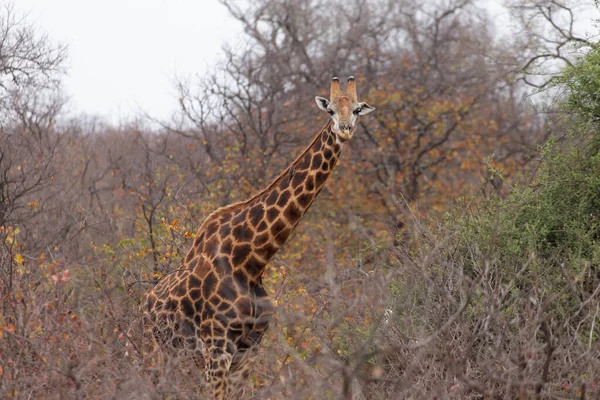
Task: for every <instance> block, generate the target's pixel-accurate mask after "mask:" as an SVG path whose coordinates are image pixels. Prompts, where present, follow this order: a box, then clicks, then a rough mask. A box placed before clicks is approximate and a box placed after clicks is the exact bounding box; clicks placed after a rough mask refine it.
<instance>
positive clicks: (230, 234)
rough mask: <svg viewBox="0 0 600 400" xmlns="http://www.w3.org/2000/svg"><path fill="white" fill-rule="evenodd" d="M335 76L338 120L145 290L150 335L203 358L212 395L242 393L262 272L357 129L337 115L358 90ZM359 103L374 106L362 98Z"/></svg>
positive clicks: (226, 210) (220, 213) (261, 306)
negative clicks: (345, 87)
mask: <svg viewBox="0 0 600 400" xmlns="http://www.w3.org/2000/svg"><path fill="white" fill-rule="evenodd" d="M335 82H337V87H338V91H337V92H336V93H337V96H338V100H339V99H342V101H341V102H338V103H336V104H338V106H339V110H338V111H335V114H336V115H337V116H338V117H339V119H338V120H336V119H334V118H333V117H332V121H331V122H328V123H327V124H326V125H325V126H324V127H323V128H322V129H321V131H320V132H319V134H318V135H317V136H316V137H315V138H314V139H313V141H312V142H311V144H310V145H309V146H308V147H307V148H306V149H305V150H304V151H303V152H302V153H301V154H300V156H298V157H297V158H296V160H294V162H292V164H291V165H290V166H289V167H288V168H287V169H286V170H285V171H284V172H283V173H281V175H279V176H278V177H277V178H276V179H275V180H274V181H273V182H272V183H271V184H270V185H269V186H268V187H267V188H266V189H265V190H263V191H262V192H260V193H258V194H257V195H255V196H253V197H252V198H250V199H248V200H246V201H242V202H239V203H235V204H233V205H230V206H227V207H223V208H220V209H218V210H216V211H215V212H213V213H212V214H210V215H209V216H208V217H207V218H206V219H205V221H204V222H203V223H202V225H201V226H200V228H199V230H198V233H197V235H196V237H195V240H194V243H193V245H192V247H191V249H190V251H189V252H188V254H187V256H186V257H185V259H184V260H183V261H182V264H181V266H180V268H179V269H178V270H177V271H176V272H173V273H171V274H170V275H168V276H166V277H165V278H164V279H162V280H161V281H160V282H159V283H158V284H157V285H156V286H155V287H154V288H153V289H152V290H151V291H149V292H148V293H147V294H146V296H145V299H144V302H143V308H144V324H145V329H146V333H147V338H148V339H149V340H151V341H152V343H153V344H154V345H155V346H158V347H160V348H163V349H164V348H167V349H170V350H178V349H180V350H186V351H190V352H192V354H194V359H195V360H197V362H198V363H201V365H202V364H203V367H204V369H205V374H206V381H207V384H208V386H209V387H210V390H211V391H212V395H213V397H214V398H215V399H218V400H221V399H225V398H228V399H229V398H238V397H239V396H241V394H242V392H243V387H244V384H245V383H246V382H247V381H248V377H249V375H250V372H251V370H252V368H253V365H254V361H255V359H256V355H257V351H258V346H259V344H260V342H261V339H262V337H263V335H264V333H265V331H266V329H267V327H268V325H269V322H270V321H271V319H272V316H273V313H274V306H273V303H272V302H271V300H270V299H269V296H268V295H267V292H266V291H265V289H264V287H263V285H262V279H261V277H262V274H263V272H264V270H265V267H266V265H267V263H268V262H269V260H270V259H271V257H273V255H274V254H275V252H277V251H278V250H279V249H280V248H281V246H282V245H283V244H284V243H285V242H286V240H287V239H288V237H289V236H290V234H291V233H292V231H293V230H294V228H295V227H296V225H297V224H298V222H299V221H300V219H301V218H302V216H303V215H304V214H305V213H306V211H307V210H308V209H309V207H310V205H311V204H312V202H313V201H314V199H315V198H316V196H317V195H318V194H319V192H320V191H321V189H322V188H323V185H324V184H325V181H326V180H327V178H328V177H329V175H330V173H331V171H332V169H333V168H334V166H335V165H336V163H337V161H338V158H339V155H340V152H341V148H342V143H343V142H344V141H345V140H347V139H348V138H349V137H351V135H352V131H353V129H354V128H353V127H350V128H349V129H347V130H346V131H344V129H346V128H348V127H347V126H345V125H343V124H340V123H339V121H341V120H342V117H343V116H345V117H348V116H347V115H342V114H343V110H346V111H347V112H353V110H352V109H351V108H349V107H351V106H352V105H355V104H353V103H356V104H358V103H357V102H356V92H355V89H354V97H353V98H352V93H350V95H349V96H344V95H343V93H342V92H340V91H339V81H336V79H334V82H333V83H332V99H333V98H334V85H335ZM352 82H353V79H352ZM350 85H351V84H350V80H349V87H348V88H349V89H350ZM319 99H321V98H317V103H318V104H319V102H320V100H319ZM344 99H345V100H344ZM323 100H325V99H323ZM325 101H327V100H325ZM323 104H324V103H323V102H322V101H321V104H319V106H320V107H321V106H322V105H323ZM328 105H329V104H328ZM359 106H360V107H365V106H366V107H369V108H368V109H369V110H370V111H372V109H373V108H372V107H370V106H368V105H366V103H360V104H359ZM325 107H327V105H326V106H325ZM344 107H345V108H344ZM348 110H350V111H348ZM327 111H328V112H329V113H330V114H332V112H331V111H332V110H331V109H327ZM354 111H355V109H354ZM370 111H369V112H370ZM354 114H355V115H358V114H357V113H354ZM332 115H333V114H332ZM346 119H348V118H346ZM355 120H356V118H354V122H355ZM340 127H341V128H340ZM344 133H345V135H344Z"/></svg>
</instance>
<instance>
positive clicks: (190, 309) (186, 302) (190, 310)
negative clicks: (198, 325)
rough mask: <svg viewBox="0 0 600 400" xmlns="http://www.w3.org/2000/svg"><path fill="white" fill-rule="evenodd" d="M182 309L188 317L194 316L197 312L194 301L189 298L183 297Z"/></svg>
mask: <svg viewBox="0 0 600 400" xmlns="http://www.w3.org/2000/svg"><path fill="white" fill-rule="evenodd" d="M181 311H183V314H184V315H185V316H186V317H188V318H194V314H195V313H196V310H195V309H194V305H193V304H192V301H191V300H190V299H188V298H183V299H181Z"/></svg>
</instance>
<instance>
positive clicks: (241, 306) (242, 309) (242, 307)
mask: <svg viewBox="0 0 600 400" xmlns="http://www.w3.org/2000/svg"><path fill="white" fill-rule="evenodd" d="M234 306H235V308H237V310H238V314H239V315H240V317H248V316H251V315H252V302H251V301H250V299H248V298H246V297H241V298H239V299H237V300H236V301H235V303H234Z"/></svg>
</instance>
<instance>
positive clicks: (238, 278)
mask: <svg viewBox="0 0 600 400" xmlns="http://www.w3.org/2000/svg"><path fill="white" fill-rule="evenodd" d="M233 280H234V281H235V282H237V284H238V288H240V289H243V290H244V291H246V290H247V287H248V276H247V275H246V273H245V272H244V271H242V270H236V271H234V272H233Z"/></svg>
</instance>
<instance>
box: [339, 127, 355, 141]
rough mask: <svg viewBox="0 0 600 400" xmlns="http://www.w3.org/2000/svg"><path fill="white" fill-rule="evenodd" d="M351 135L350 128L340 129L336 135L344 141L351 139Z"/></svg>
mask: <svg viewBox="0 0 600 400" xmlns="http://www.w3.org/2000/svg"><path fill="white" fill-rule="evenodd" d="M352 135H353V132H352V130H346V129H340V132H339V133H338V137H339V138H340V139H341V140H342V141H346V140H350V139H352Z"/></svg>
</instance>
